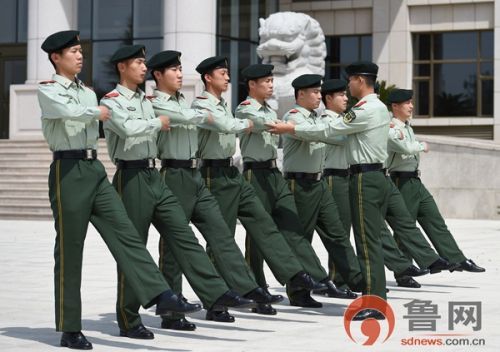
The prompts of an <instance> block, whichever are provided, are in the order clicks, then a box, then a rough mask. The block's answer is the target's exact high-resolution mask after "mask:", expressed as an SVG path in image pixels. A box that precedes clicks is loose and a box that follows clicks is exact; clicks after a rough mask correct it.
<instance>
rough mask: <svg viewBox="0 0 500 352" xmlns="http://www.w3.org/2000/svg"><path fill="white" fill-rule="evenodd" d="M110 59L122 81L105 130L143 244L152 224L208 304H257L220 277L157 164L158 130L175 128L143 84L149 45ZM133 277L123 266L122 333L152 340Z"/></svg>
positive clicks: (108, 101)
mask: <svg viewBox="0 0 500 352" xmlns="http://www.w3.org/2000/svg"><path fill="white" fill-rule="evenodd" d="M111 63H113V64H114V65H115V68H116V71H117V72H118V73H119V78H120V83H119V84H117V86H116V88H115V89H114V90H113V91H111V92H110V93H108V94H106V95H105V96H104V98H103V99H102V100H101V102H102V104H103V105H105V106H107V107H108V108H109V109H110V110H111V111H112V117H111V119H110V120H108V121H106V123H105V124H104V132H105V134H106V142H107V145H108V152H109V154H110V157H111V160H112V161H113V162H114V163H115V164H116V166H117V171H116V173H115V175H114V178H113V185H114V186H115V188H116V190H117V191H118V194H119V195H120V197H121V199H122V201H123V204H124V205H125V209H126V210H127V213H128V215H129V217H130V219H131V220H132V223H133V224H134V226H135V228H136V229H137V230H138V232H139V234H140V236H141V239H142V241H143V243H146V242H147V238H148V231H149V227H150V225H151V224H153V225H154V226H155V227H156V229H157V230H158V232H159V233H160V235H161V236H162V237H163V239H164V241H166V242H167V245H168V246H169V247H170V248H171V251H172V254H173V255H174V257H175V259H176V261H177V262H178V263H179V265H180V267H181V268H182V270H183V272H184V274H185V275H186V277H187V279H188V280H189V283H190V284H191V287H193V289H194V291H195V292H196V294H197V295H198V296H199V297H200V299H201V301H202V302H203V304H204V306H205V307H206V308H210V309H214V308H219V307H221V308H222V307H240V308H245V307H252V306H254V301H252V300H249V299H245V298H243V297H240V296H239V295H238V294H237V293H235V292H233V291H230V290H229V288H228V287H227V285H226V284H225V282H224V280H222V278H221V277H220V276H219V274H218V273H217V271H216V270H215V268H214V267H213V265H212V263H211V261H210V259H209V258H208V256H207V254H206V253H205V251H204V250H203V247H201V245H200V244H199V243H198V240H197V238H196V236H195V234H194V233H193V232H192V230H191V228H190V227H189V224H188V221H187V220H186V216H185V214H184V211H183V209H182V207H181V206H180V204H179V202H178V201H177V198H176V197H175V196H174V195H173V193H172V192H171V191H170V189H169V188H168V187H167V186H166V185H165V183H164V182H163V181H162V179H161V175H160V173H159V171H158V170H157V169H156V167H155V158H156V156H157V154H158V153H157V147H156V139H157V135H158V132H159V131H160V130H163V131H166V130H168V129H169V128H170V126H169V123H170V121H169V118H168V117H166V116H163V115H162V116H159V117H156V116H155V112H154V110H153V106H152V105H151V102H150V101H149V100H148V99H146V95H145V94H144V92H143V91H142V90H140V89H139V87H138V85H139V84H142V83H143V82H144V79H145V75H146V71H147V69H146V65H145V48H144V46H142V45H130V46H124V47H121V48H119V49H118V50H117V51H116V52H115V53H114V54H113V56H112V57H111ZM129 280H130V278H129V276H127V275H124V273H123V271H122V270H121V267H119V268H118V298H117V303H116V308H117V320H118V325H119V327H120V336H127V337H130V338H138V339H152V338H153V337H154V335H153V333H152V332H151V331H149V330H148V329H146V328H145V327H144V325H143V324H142V322H141V317H140V315H139V313H138V309H139V302H138V297H137V296H136V295H135V294H134V292H133V291H132V290H131V288H130V283H129Z"/></svg>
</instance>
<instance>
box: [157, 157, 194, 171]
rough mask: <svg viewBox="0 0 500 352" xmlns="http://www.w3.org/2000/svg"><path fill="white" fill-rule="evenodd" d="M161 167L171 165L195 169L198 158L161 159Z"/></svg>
mask: <svg viewBox="0 0 500 352" xmlns="http://www.w3.org/2000/svg"><path fill="white" fill-rule="evenodd" d="M161 167H173V168H180V169H196V168H197V167H198V159H189V160H180V159H162V160H161Z"/></svg>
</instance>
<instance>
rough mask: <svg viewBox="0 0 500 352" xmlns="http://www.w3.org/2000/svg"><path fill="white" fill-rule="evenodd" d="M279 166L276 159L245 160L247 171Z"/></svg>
mask: <svg viewBox="0 0 500 352" xmlns="http://www.w3.org/2000/svg"><path fill="white" fill-rule="evenodd" d="M277 167H278V165H277V164H276V159H270V160H266V161H245V162H244V163H243V170H245V171H246V170H248V169H276V168H277Z"/></svg>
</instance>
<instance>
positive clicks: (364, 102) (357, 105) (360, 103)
mask: <svg viewBox="0 0 500 352" xmlns="http://www.w3.org/2000/svg"><path fill="white" fill-rule="evenodd" d="M363 104H366V100H361V101H360V102H358V103H357V104H356V105H354V107H355V108H359V107H360V106H361V105H363Z"/></svg>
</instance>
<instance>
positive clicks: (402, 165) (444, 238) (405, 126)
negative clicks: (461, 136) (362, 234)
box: [387, 89, 485, 272]
mask: <svg viewBox="0 0 500 352" xmlns="http://www.w3.org/2000/svg"><path fill="white" fill-rule="evenodd" d="M412 97H413V91H411V90H405V89H395V90H393V91H392V92H391V94H390V95H389V99H388V100H389V103H390V104H391V109H392V113H393V116H394V117H393V119H392V123H393V124H394V126H393V128H391V133H392V134H398V135H399V134H402V135H403V137H404V138H403V139H399V138H390V139H389V145H388V148H389V157H388V159H387V167H388V169H389V172H390V175H391V178H392V179H393V180H394V183H395V184H396V186H397V187H398V188H399V191H400V192H401V194H402V196H403V198H404V201H405V203H406V206H407V208H408V210H409V212H410V214H411V217H412V218H413V221H418V223H419V224H420V226H422V229H423V230H424V232H425V233H426V234H427V236H428V237H429V239H430V240H431V242H432V244H433V245H434V247H435V248H436V250H437V252H438V253H439V255H441V256H442V257H444V258H446V259H447V260H448V261H450V262H451V263H453V264H457V265H456V267H454V268H452V269H451V271H454V270H456V271H464V270H465V271H470V272H484V271H485V269H484V268H482V267H480V266H478V265H476V264H475V263H474V261H472V260H471V259H467V258H466V257H465V256H464V254H463V253H462V251H461V250H460V248H459V247H458V245H457V243H456V241H455V239H454V238H453V235H452V234H451V233H450V231H449V230H448V227H447V226H446V223H445V221H444V219H443V217H442V216H441V213H440V212H439V209H438V207H437V205H436V202H435V201H434V198H433V197H432V195H431V194H430V193H429V191H428V190H427V189H426V188H425V186H424V184H423V183H422V181H421V179H420V172H419V170H418V165H419V162H420V156H419V153H420V152H427V151H428V150H429V148H428V145H427V143H425V142H419V141H418V140H417V139H416V138H415V134H414V132H413V129H412V128H411V126H410V123H409V120H410V118H411V115H412V112H413V102H412ZM395 236H399V234H398V233H397V231H396V232H395ZM401 245H402V249H403V251H405V252H407V251H408V248H407V247H406V244H405V243H404V241H401Z"/></svg>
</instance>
